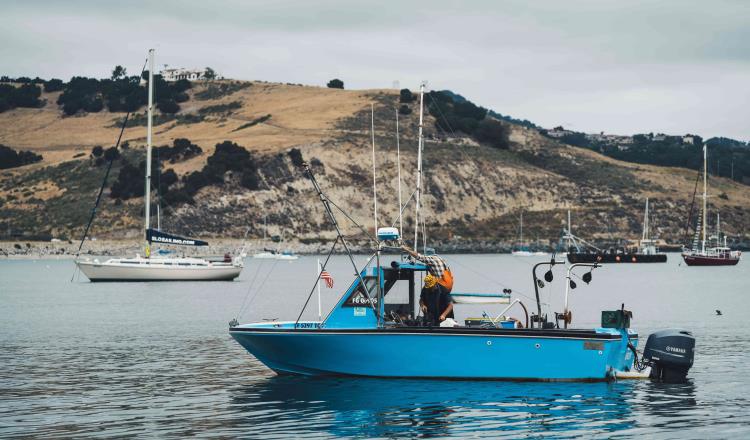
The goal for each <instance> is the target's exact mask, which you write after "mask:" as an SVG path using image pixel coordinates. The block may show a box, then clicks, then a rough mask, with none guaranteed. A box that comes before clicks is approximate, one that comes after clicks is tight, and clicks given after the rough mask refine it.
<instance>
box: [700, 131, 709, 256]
mask: <svg viewBox="0 0 750 440" xmlns="http://www.w3.org/2000/svg"><path fill="white" fill-rule="evenodd" d="M707 182H708V153H707V146H706V145H703V227H702V228H701V234H702V239H701V251H702V252H705V251H706V226H707V225H708V224H707V223H706V220H707V219H706V204H707V203H706V202H707V200H708V195H707V190H708V183H707Z"/></svg>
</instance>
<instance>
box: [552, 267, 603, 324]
mask: <svg viewBox="0 0 750 440" xmlns="http://www.w3.org/2000/svg"><path fill="white" fill-rule="evenodd" d="M576 267H590V268H591V269H590V270H589V271H588V272H586V273H585V274H583V276H582V277H581V280H583V282H584V283H586V284H589V283H590V282H591V272H593V270H594V269H596V268H597V267H602V265H601V264H599V263H575V264H572V265H571V266H570V267H568V272H567V276H566V277H565V279H566V280H567V281H568V282H567V283H566V285H565V308H564V309H563V312H562V313H555V321H558V320H560V319H562V320H563V325H564V327H565V328H568V324H570V323H571V322H572V321H573V314H572V312H571V311H570V309H569V308H568V296H569V295H570V291H571V290H572V289H575V288H576V287H578V285H577V284H576V282H575V281H573V279H572V278H571V275H572V274H573V269H575V268H576ZM558 327H559V325H558Z"/></svg>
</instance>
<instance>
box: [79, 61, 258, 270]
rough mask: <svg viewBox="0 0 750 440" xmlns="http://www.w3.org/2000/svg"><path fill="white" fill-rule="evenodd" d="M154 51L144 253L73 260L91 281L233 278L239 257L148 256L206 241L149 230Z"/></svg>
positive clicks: (239, 266)
mask: <svg viewBox="0 0 750 440" xmlns="http://www.w3.org/2000/svg"><path fill="white" fill-rule="evenodd" d="M153 80H154V50H153V49H151V50H149V52H148V108H147V113H148V125H147V136H146V144H147V147H146V190H145V202H146V215H145V217H146V218H145V238H146V253H145V256H143V257H142V256H140V255H137V254H136V256H135V257H133V258H108V259H101V260H100V258H97V257H95V258H93V259H91V258H87V259H79V260H76V265H77V266H78V268H79V269H80V270H81V272H83V273H84V275H86V277H88V279H89V280H91V281H219V280H233V279H235V278H237V277H238V276H239V275H240V272H241V271H242V267H243V262H242V258H241V257H235V258H234V259H233V258H231V257H230V256H229V255H228V254H227V255H225V256H224V258H223V259H221V260H219V261H215V260H208V259H204V258H191V257H160V256H151V243H152V242H156V243H163V244H173V245H182V246H207V245H208V243H206V242H205V241H201V240H195V239H191V238H183V237H178V236H176V235H172V234H167V233H164V232H162V231H160V230H159V229H151V225H150V222H151V148H152V142H151V140H152V139H151V132H152V112H153V97H154V96H153V95H154V88H153V87H154V86H153V84H154V81H153Z"/></svg>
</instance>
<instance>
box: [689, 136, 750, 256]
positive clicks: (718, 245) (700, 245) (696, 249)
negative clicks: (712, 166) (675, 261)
mask: <svg viewBox="0 0 750 440" xmlns="http://www.w3.org/2000/svg"><path fill="white" fill-rule="evenodd" d="M707 164H708V152H707V151H706V146H705V145H704V146H703V195H702V196H701V197H702V198H703V206H702V207H701V213H700V215H699V216H698V221H697V223H696V227H695V236H694V237H693V246H692V248H690V249H687V248H685V249H683V251H682V259H683V260H685V264H687V265H688V266H734V265H736V264H737V263H739V261H740V256H741V252H740V251H733V250H731V249H730V248H729V247H728V246H727V237H726V235H724V241H723V243H722V240H721V230H720V226H719V223H720V220H719V215H718V214H717V215H716V235H715V236H713V237H706V231H707V229H708V222H707V215H708V209H707V208H708V206H707V205H708V193H707V192H708V172H707ZM711 242H713V243H714V245H713V246H711Z"/></svg>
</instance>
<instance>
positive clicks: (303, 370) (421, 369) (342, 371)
mask: <svg viewBox="0 0 750 440" xmlns="http://www.w3.org/2000/svg"><path fill="white" fill-rule="evenodd" d="M605 330H609V329H605ZM230 333H231V335H232V337H234V339H235V340H237V342H239V343H240V344H241V345H242V346H243V347H244V348H245V349H246V350H247V351H248V352H250V353H251V354H252V355H253V356H255V357H256V358H257V359H258V360H259V361H261V362H262V363H264V364H265V365H266V366H268V367H269V368H271V369H273V370H274V371H276V372H277V373H279V374H296V375H307V376H320V375H346V376H370V377H409V378H433V379H437V378H446V379H491V380H519V381H605V380H610V379H612V378H613V377H614V375H615V374H616V372H617V371H627V370H630V368H631V365H632V358H631V357H630V352H629V351H628V350H627V340H628V338H631V339H634V340H633V341H632V342H633V343H635V344H637V335H634V334H630V335H629V336H627V335H626V334H625V333H623V332H619V331H616V332H615V333H612V332H609V333H606V334H598V333H595V332H594V331H578V330H573V331H570V330H517V329H515V330H514V329H471V328H460V329H459V328H432V329H425V328H393V329H373V330H362V329H350V330H338V329H307V330H306V329H284V328H276V329H274V328H241V327H240V328H232V329H230Z"/></svg>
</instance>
